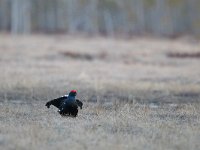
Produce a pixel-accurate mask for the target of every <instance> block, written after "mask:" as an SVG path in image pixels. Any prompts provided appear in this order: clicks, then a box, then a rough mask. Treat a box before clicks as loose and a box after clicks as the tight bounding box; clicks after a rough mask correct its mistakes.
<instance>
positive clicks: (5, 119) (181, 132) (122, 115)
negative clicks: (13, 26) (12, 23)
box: [0, 34, 200, 150]
mask: <svg viewBox="0 0 200 150" xmlns="http://www.w3.org/2000/svg"><path fill="white" fill-rule="evenodd" d="M0 41H1V42H0V54H1V55H0V70H1V74H0V85H1V86H0V148H1V149H20V150H21V149H30V150H33V149H69V148H70V149H138V150H140V149H152V150H155V149H163V150H165V149H166V150H169V149H183V150H184V149H185V150H186V149H191V150H196V149H200V144H199V140H200V118H199V117H200V115H199V114H200V110H199V106H200V104H199V101H200V80H199V75H200V70H199V64H200V62H199V58H198V57H192V58H190V57H183V58H182V57H177V58H176V57H169V56H168V54H169V53H174V54H176V53H177V54H179V55H180V54H182V53H183V54H185V53H187V54H188V56H190V53H192V54H193V53H198V52H199V46H200V45H199V41H198V40H195V39H191V40H189V39H186V38H180V39H175V40H169V39H156V38H145V37H143V38H133V39H109V38H102V37H93V38H88V37H87V38H86V37H75V36H74V37H70V36H60V35H57V36H44V35H32V36H10V35H7V34H0ZM88 58H89V59H88ZM71 89H77V90H78V98H80V99H81V100H82V101H83V102H84V107H83V109H82V110H80V111H79V114H78V117H77V118H70V117H61V116H60V115H59V114H58V113H57V109H56V108H55V107H51V108H50V109H47V108H45V103H46V101H47V100H49V99H52V98H56V97H58V96H61V95H64V94H66V92H68V91H69V90H71Z"/></svg>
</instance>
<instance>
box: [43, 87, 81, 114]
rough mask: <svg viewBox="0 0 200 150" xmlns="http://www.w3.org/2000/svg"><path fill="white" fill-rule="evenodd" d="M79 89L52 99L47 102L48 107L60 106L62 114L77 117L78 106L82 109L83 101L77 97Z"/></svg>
mask: <svg viewBox="0 0 200 150" xmlns="http://www.w3.org/2000/svg"><path fill="white" fill-rule="evenodd" d="M76 95H77V91H76V90H71V91H70V93H69V95H64V96H61V97H59V98H56V99H53V100H50V101H48V102H47V103H46V105H45V106H46V107H47V108H50V106H51V105H53V106H55V107H57V108H58V113H59V114H60V115H61V116H67V115H68V116H73V117H76V116H77V115H78V107H80V109H82V107H83V103H82V102H81V101H80V100H79V99H76Z"/></svg>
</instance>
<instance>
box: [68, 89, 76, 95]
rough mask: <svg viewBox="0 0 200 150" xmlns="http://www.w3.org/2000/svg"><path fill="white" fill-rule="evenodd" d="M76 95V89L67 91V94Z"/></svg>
mask: <svg viewBox="0 0 200 150" xmlns="http://www.w3.org/2000/svg"><path fill="white" fill-rule="evenodd" d="M76 95H77V91H76V90H71V91H70V93H69V96H76Z"/></svg>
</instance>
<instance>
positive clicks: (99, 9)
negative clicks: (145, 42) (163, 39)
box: [0, 0, 200, 36]
mask: <svg viewBox="0 0 200 150" xmlns="http://www.w3.org/2000/svg"><path fill="white" fill-rule="evenodd" d="M0 31H8V32H12V33H32V32H44V33H77V32H84V33H91V34H107V35H111V36H112V35H115V34H125V35H127V34H143V33H152V34H154V35H166V36H173V35H179V34H195V35H200V0H0Z"/></svg>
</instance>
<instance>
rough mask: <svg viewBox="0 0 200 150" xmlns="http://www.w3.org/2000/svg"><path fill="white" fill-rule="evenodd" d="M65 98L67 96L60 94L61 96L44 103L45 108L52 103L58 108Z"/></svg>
mask: <svg viewBox="0 0 200 150" xmlns="http://www.w3.org/2000/svg"><path fill="white" fill-rule="evenodd" d="M66 98H67V96H62V97H59V98H56V99H53V100H50V101H48V102H47V103H46V106H47V108H49V107H50V105H53V106H55V107H57V108H58V109H59V108H60V106H61V105H62V103H63V102H64V101H65V99H66Z"/></svg>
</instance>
